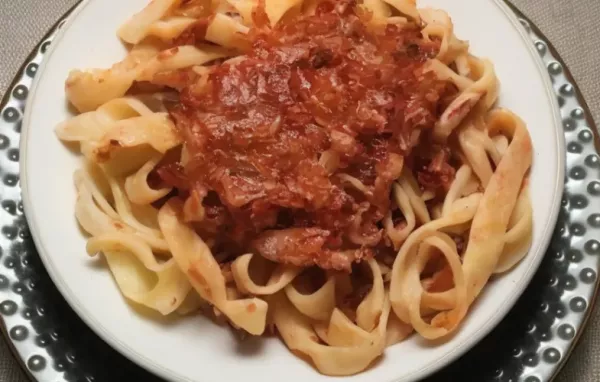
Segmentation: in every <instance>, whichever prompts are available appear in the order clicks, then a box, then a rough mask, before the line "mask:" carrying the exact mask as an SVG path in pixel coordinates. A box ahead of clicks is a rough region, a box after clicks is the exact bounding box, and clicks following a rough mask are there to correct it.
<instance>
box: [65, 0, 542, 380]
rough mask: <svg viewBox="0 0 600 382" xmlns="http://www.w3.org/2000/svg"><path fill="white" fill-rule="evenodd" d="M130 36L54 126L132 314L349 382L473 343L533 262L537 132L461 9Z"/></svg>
mask: <svg viewBox="0 0 600 382" xmlns="http://www.w3.org/2000/svg"><path fill="white" fill-rule="evenodd" d="M118 36H119V38H120V39H121V40H123V42H125V43H127V44H129V46H130V49H129V53H128V55H127V56H126V57H124V58H123V60H122V61H120V62H118V63H116V64H115V65H113V66H112V67H111V68H109V69H89V70H84V71H81V70H74V71H73V72H71V73H70V74H69V77H68V78H67V80H66V96H67V98H68V100H69V102H70V103H71V104H72V105H73V106H74V107H75V108H76V109H77V110H78V112H79V115H77V116H75V117H73V118H72V119H70V120H68V121H65V122H63V123H61V124H60V125H59V126H57V128H56V134H57V136H58V138H59V139H61V140H62V141H65V142H70V143H73V142H75V143H78V144H79V145H80V150H81V153H82V156H83V160H84V164H83V165H82V167H81V169H79V170H78V171H77V172H76V173H75V174H74V180H75V187H76V188H77V195H78V196H77V200H76V201H75V214H76V218H77V220H78V222H79V224H80V225H81V227H82V228H83V230H84V231H85V232H86V233H87V234H89V239H88V243H87V248H86V251H87V253H88V254H89V255H91V256H96V255H99V254H102V255H103V256H104V257H105V258H106V260H107V264H108V268H109V270H110V272H111V273H112V275H113V276H114V279H115V283H116V285H117V287H118V288H119V290H120V291H121V293H122V294H123V296H124V297H125V298H126V299H127V300H128V301H130V302H131V303H133V304H140V305H143V306H146V307H148V308H150V309H153V310H156V311H158V312H159V313H161V314H163V315H168V314H174V313H179V314H191V313H194V312H196V311H198V310H200V309H201V308H209V310H210V309H212V312H213V313H214V314H215V315H216V316H217V317H222V318H224V319H225V321H226V322H228V323H229V324H230V325H231V326H232V327H233V328H234V330H239V331H242V332H245V333H249V334H251V335H266V334H268V333H271V332H273V331H276V332H277V333H278V334H279V336H280V337H281V339H282V340H283V342H284V343H285V344H286V345H287V347H288V348H289V349H290V350H291V351H293V352H294V353H297V354H300V355H303V356H305V357H304V358H305V359H310V362H312V364H314V366H315V367H316V369H317V370H318V371H319V372H321V373H324V374H327V375H352V374H355V373H359V372H361V371H364V370H365V369H367V368H368V367H369V366H370V365H371V364H372V362H373V361H374V360H376V359H377V358H378V357H380V356H381V355H382V354H383V353H384V351H385V348H386V347H388V346H393V345H394V344H396V343H398V342H400V341H403V340H405V339H406V338H408V337H409V336H411V335H418V336H421V337H424V338H425V339H427V340H436V339H443V338H446V337H448V336H449V335H450V334H452V333H453V332H455V331H456V330H460V329H459V328H460V325H461V323H462V322H463V320H464V318H465V316H466V315H468V314H469V309H470V307H471V305H472V304H473V302H474V301H475V300H476V299H477V298H478V296H479V295H480V293H481V291H482V290H483V289H484V288H485V287H486V285H487V284H488V282H489V280H490V279H491V278H492V277H494V275H497V274H501V273H503V272H508V271H510V269H511V268H512V267H514V266H515V265H516V264H517V263H518V262H519V261H520V260H521V259H522V258H523V256H525V255H526V253H527V251H528V249H529V246H530V244H531V239H532V225H533V213H532V206H531V202H530V198H529V186H528V177H529V171H530V168H531V165H532V144H531V139H530V137H529V133H528V131H527V128H526V126H525V124H524V122H523V121H522V120H521V119H520V118H519V117H518V116H517V115H515V114H513V113H512V112H510V111H508V110H505V109H501V108H496V107H495V106H494V105H495V102H496V98H497V96H498V87H499V83H498V80H497V78H496V74H495V71H494V66H493V63H491V62H490V61H488V60H486V59H480V58H478V57H476V56H474V55H472V54H471V52H470V51H469V44H468V42H466V41H462V40H460V39H459V38H458V37H457V36H455V34H454V26H453V24H452V20H451V18H450V16H449V15H448V14H447V13H445V12H444V11H442V10H434V9H420V8H418V7H417V4H416V2H415V0H362V1H360V0H339V1H333V0H285V1H279V0H153V1H152V2H150V3H149V4H148V5H147V6H146V8H144V9H143V10H141V11H140V12H139V13H137V14H136V15H133V16H132V17H131V18H130V19H129V20H128V21H127V22H126V23H125V24H124V25H123V26H122V27H121V28H120V29H119V31H118ZM82 251H83V249H82ZM202 310H206V309H202ZM198 340H199V341H201V340H202V339H198Z"/></svg>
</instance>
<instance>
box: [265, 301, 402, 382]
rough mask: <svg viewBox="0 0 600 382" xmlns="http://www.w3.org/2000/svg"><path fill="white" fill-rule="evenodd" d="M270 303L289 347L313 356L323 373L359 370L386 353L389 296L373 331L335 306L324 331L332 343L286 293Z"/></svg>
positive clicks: (335, 373)
mask: <svg viewBox="0 0 600 382" xmlns="http://www.w3.org/2000/svg"><path fill="white" fill-rule="evenodd" d="M271 303H272V304H273V321H274V322H275V325H276V327H277V330H278V331H279V334H280V335H281V337H282V339H283V341H284V342H285V344H286V345H287V346H288V348H290V350H292V351H297V352H299V353H302V354H305V355H307V356H308V357H310V358H311V360H312V361H313V363H314V364H315V366H316V367H317V369H318V370H319V371H320V372H321V373H323V374H326V375H332V376H334V375H352V374H356V373H358V372H360V371H362V370H364V369H365V368H367V367H368V366H369V365H370V364H371V362H373V361H374V360H375V359H376V358H378V357H379V356H380V355H381V354H382V353H383V350H384V348H385V344H386V334H385V333H386V328H387V322H388V318H389V314H390V304H389V299H388V298H387V296H386V298H384V306H383V309H382V313H381V316H380V318H379V322H378V323H377V327H376V328H375V329H374V330H373V331H372V332H366V331H364V330H363V329H361V328H360V327H358V326H356V325H354V324H353V323H352V321H350V320H349V319H348V318H347V317H346V316H345V315H344V314H343V313H342V312H341V311H340V310H339V309H337V308H336V309H334V311H333V313H332V315H331V319H330V325H329V327H328V329H327V331H326V332H323V333H322V334H323V335H324V336H326V337H327V339H328V341H327V342H328V343H329V344H330V345H329V346H327V345H323V344H320V343H319V341H318V340H319V339H318V337H317V336H316V334H315V331H314V330H313V327H312V325H311V321H310V319H309V318H308V317H306V316H304V315H303V314H302V313H300V312H299V311H298V310H297V309H296V308H295V307H294V306H293V305H292V304H291V303H290V302H289V300H288V299H287V297H286V296H285V294H283V293H278V294H277V295H275V296H274V298H273V299H272V300H271ZM335 344H338V345H335Z"/></svg>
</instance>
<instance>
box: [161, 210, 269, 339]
mask: <svg viewBox="0 0 600 382" xmlns="http://www.w3.org/2000/svg"><path fill="white" fill-rule="evenodd" d="M182 208H183V206H182V205H181V202H179V201H177V200H175V199H171V200H169V201H168V202H167V203H166V204H165V205H164V206H163V207H162V208H161V209H160V211H159V213H158V223H159V226H160V229H161V231H162V232H163V235H164V236H165V239H166V240H167V243H169V248H170V249H171V253H172V255H173V258H174V259H175V261H176V262H177V265H178V266H179V268H180V269H181V270H182V271H183V272H184V274H185V275H186V277H187V278H188V280H189V281H190V283H191V284H192V286H193V287H194V289H196V291H197V292H198V293H199V294H200V296H201V297H202V298H203V299H205V300H206V301H208V302H210V303H211V304H212V305H214V306H215V307H216V308H217V309H218V310H219V311H221V312H222V313H223V314H225V316H227V317H228V318H229V320H231V322H232V324H234V325H236V326H237V327H239V328H241V329H243V330H245V331H247V332H248V333H250V334H253V335H260V334H262V333H263V332H264V330H265V324H266V317H267V308H268V306H267V303H266V302H265V301H263V300H261V299H258V298H255V297H254V298H246V299H239V300H230V299H229V298H228V296H227V289H226V287H225V279H224V277H223V274H222V273H221V269H220V267H219V264H218V263H217V262H216V261H215V259H214V258H213V256H212V254H211V252H210V249H209V248H208V246H207V245H206V244H205V243H204V241H202V239H201V238H200V237H199V236H198V235H197V234H196V232H194V230H193V229H192V228H190V227H189V226H188V225H186V224H184V223H183V222H182V218H181V213H182V211H181V210H182Z"/></svg>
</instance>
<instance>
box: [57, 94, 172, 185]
mask: <svg viewBox="0 0 600 382" xmlns="http://www.w3.org/2000/svg"><path fill="white" fill-rule="evenodd" d="M56 134H57V135H58V137H59V138H60V139H61V140H63V141H67V142H80V144H81V152H82V153H83V154H84V155H85V157H86V158H87V159H89V160H91V161H93V162H95V163H106V164H108V165H109V167H110V169H111V170H112V171H113V172H116V173H121V174H122V173H127V172H130V171H135V170H136V169H138V168H139V167H140V166H142V165H143V163H145V162H146V161H147V160H148V159H149V158H150V157H151V156H152V155H154V154H155V153H156V152H159V153H165V152H166V151H167V150H169V149H171V148H173V147H175V146H177V145H178V144H180V143H181V139H180V137H179V136H178V135H177V133H176V131H175V128H174V126H173V122H172V121H171V120H170V119H169V117H168V114H167V113H163V112H160V113H155V112H153V111H152V110H150V109H149V108H148V107H147V106H146V105H145V104H144V103H142V102H141V101H139V100H138V99H136V98H133V97H125V98H117V99H114V100H112V101H110V102H107V103H106V104H104V105H102V106H101V107H100V108H98V110H96V111H90V112H87V113H83V114H80V115H78V116H76V117H74V118H72V119H70V120H67V121H65V122H63V123H61V124H59V125H58V126H57V128H56Z"/></svg>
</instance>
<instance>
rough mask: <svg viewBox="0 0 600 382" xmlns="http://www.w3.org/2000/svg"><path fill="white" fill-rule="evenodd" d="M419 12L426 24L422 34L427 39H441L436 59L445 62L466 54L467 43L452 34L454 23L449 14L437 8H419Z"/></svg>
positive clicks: (448, 62) (449, 62)
mask: <svg viewBox="0 0 600 382" xmlns="http://www.w3.org/2000/svg"><path fill="white" fill-rule="evenodd" d="M419 14H420V16H421V18H422V19H423V21H424V22H425V24H426V26H425V27H424V28H423V31H422V33H423V36H424V37H425V38H427V39H429V40H431V39H432V37H436V38H438V39H439V40H441V44H440V50H439V52H438V55H437V57H436V58H437V59H438V60H440V61H441V62H443V63H445V64H451V63H452V62H455V61H456V60H457V59H458V57H459V56H465V55H467V54H468V50H469V44H467V43H466V42H464V41H460V40H458V39H457V38H456V35H455V34H454V25H453V24H452V20H451V19H450V16H448V14H447V13H446V12H444V11H441V10H438V9H431V8H425V9H420V10H419Z"/></svg>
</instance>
